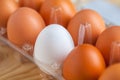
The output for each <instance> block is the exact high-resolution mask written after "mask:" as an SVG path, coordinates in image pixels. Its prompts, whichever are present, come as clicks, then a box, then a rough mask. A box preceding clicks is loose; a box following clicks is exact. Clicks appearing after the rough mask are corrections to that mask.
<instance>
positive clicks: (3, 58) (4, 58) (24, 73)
mask: <svg viewBox="0 0 120 80" xmlns="http://www.w3.org/2000/svg"><path fill="white" fill-rule="evenodd" d="M0 80H55V79H54V78H53V77H52V76H49V75H47V74H45V73H43V72H42V71H41V70H40V69H39V68H38V67H37V66H36V65H35V64H34V63H33V62H31V61H30V60H28V59H27V58H26V57H24V56H22V55H21V54H20V53H18V52H17V51H15V50H13V49H11V48H10V47H8V46H7V45H5V44H3V43H2V42H0Z"/></svg>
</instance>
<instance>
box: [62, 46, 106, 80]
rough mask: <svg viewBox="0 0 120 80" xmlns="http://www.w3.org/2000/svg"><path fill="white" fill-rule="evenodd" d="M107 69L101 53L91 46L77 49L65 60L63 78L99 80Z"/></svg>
mask: <svg viewBox="0 0 120 80" xmlns="http://www.w3.org/2000/svg"><path fill="white" fill-rule="evenodd" d="M104 69H105V62H104V58H103V56H102V55H101V53H100V51H99V50H98V49H97V48H96V47H94V46H92V45H90V44H82V45H79V46H77V47H75V48H74V49H73V50H72V51H71V52H70V53H69V55H68V57H67V58H66V59H65V61H64V64H63V76H64V78H65V79H66V80H97V79H98V77H99V76H100V75H101V74H102V72H103V71H104Z"/></svg>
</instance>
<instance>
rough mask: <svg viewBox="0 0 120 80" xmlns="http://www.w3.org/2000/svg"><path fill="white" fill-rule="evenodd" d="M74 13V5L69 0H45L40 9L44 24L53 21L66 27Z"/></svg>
mask: <svg viewBox="0 0 120 80" xmlns="http://www.w3.org/2000/svg"><path fill="white" fill-rule="evenodd" d="M75 13H76V10H75V7H74V6H73V4H72V2H71V1H70V0H46V1H44V3H43V4H42V6H41V9H40V14H41V15H42V17H43V19H44V20H45V23H46V25H49V24H53V23H54V24H60V25H62V26H64V27H67V25H68V22H69V21H70V19H71V18H72V17H73V16H74V15H75Z"/></svg>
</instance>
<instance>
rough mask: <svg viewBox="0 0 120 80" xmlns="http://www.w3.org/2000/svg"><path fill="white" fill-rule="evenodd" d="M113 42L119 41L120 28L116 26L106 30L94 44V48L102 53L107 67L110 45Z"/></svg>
mask: <svg viewBox="0 0 120 80" xmlns="http://www.w3.org/2000/svg"><path fill="white" fill-rule="evenodd" d="M115 41H117V42H119V41H120V27H118V26H113V27H110V28H107V29H106V30H105V31H104V32H102V33H101V35H100V36H99V38H98V40H97V42H96V47H97V48H98V49H99V50H100V51H101V52H102V55H103V57H104V59H105V61H106V64H107V65H108V64H109V61H110V52H111V47H112V43H113V42H115ZM114 54H115V53H114Z"/></svg>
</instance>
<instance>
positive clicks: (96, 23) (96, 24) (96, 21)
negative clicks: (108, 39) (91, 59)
mask: <svg viewBox="0 0 120 80" xmlns="http://www.w3.org/2000/svg"><path fill="white" fill-rule="evenodd" d="M80 26H86V27H89V28H90V29H89V28H88V29H86V30H87V31H88V32H89V33H88V34H86V35H85V39H84V42H85V43H88V41H89V40H88V38H87V37H91V41H92V42H91V44H95V43H96V40H97V38H98V36H99V35H100V33H101V32H102V31H103V30H105V24H104V21H103V19H102V17H101V16H100V15H99V14H98V13H97V12H96V11H93V10H90V9H83V10H81V11H79V12H78V13H77V14H76V15H75V16H74V17H73V18H72V19H71V21H70V22H69V24H68V27H67V29H68V31H69V32H70V34H71V35H72V38H73V40H74V43H75V45H78V39H79V29H80ZM81 36H82V34H81Z"/></svg>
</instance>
